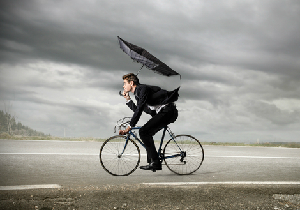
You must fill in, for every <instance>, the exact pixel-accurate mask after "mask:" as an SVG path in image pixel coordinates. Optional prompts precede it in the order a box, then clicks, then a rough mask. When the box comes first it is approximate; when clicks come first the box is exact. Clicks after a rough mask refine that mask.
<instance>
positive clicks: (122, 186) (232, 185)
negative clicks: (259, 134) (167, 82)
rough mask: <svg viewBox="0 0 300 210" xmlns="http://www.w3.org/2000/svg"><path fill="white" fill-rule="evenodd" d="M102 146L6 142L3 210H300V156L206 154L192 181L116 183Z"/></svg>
mask: <svg viewBox="0 0 300 210" xmlns="http://www.w3.org/2000/svg"><path fill="white" fill-rule="evenodd" d="M101 145H102V143H100V142H70V141H24V140H22V141H15V140H0V177H1V179H0V197H1V200H0V209H1V210H2V209H5V210H7V209H14V210H15V209H22V210H23V209H34V210H39V209H40V210H50V209H51V210H55V209H60V210H61V209H75V210H77V209H84V210H88V209H93V210H94V209H197V210H198V209H230V210H232V209H237V210H240V209H300V149H291V148H267V147H223V146H204V150H205V160H204V163H203V165H202V166H201V167H200V169H199V170H198V171H197V172H196V173H194V174H193V175H187V176H179V175H176V174H173V173H172V172H171V171H169V170H168V169H167V167H166V166H163V170H162V171H158V172H155V173H153V172H151V171H150V172H149V171H143V170H139V169H138V170H136V171H135V172H134V173H133V174H131V175H130V176H127V177H114V176H111V175H109V174H108V173H106V172H105V171H104V169H102V167H101V165H100V163H99V155H98V153H99V149H100V147H101ZM142 152H143V154H145V151H144V150H142ZM142 158H143V160H142V161H141V164H145V159H144V158H145V156H142ZM50 184H51V185H50ZM170 184H173V185H170ZM37 185H38V187H39V189H27V190H19V189H24V187H25V188H26V187H29V188H30V187H32V186H35V187H36V186H37ZM41 186H46V187H49V186H54V187H57V186H58V187H59V188H54V189H53V188H52V189H40V187H41Z"/></svg>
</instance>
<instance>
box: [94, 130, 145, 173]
mask: <svg viewBox="0 0 300 210" xmlns="http://www.w3.org/2000/svg"><path fill="white" fill-rule="evenodd" d="M99 156H100V163H101V165H102V167H103V168H104V170H105V171H107V172H108V173H110V174H111V175H114V176H128V175H129V174H131V173H132V172H134V171H135V170H136V168H137V167H138V165H139V163H140V149H139V147H138V146H137V145H136V143H135V142H134V141H132V140H131V139H127V137H126V136H120V135H118V136H113V137H111V138H109V139H107V140H106V141H105V142H104V143H103V145H102V147H101V148H100V155H99Z"/></svg>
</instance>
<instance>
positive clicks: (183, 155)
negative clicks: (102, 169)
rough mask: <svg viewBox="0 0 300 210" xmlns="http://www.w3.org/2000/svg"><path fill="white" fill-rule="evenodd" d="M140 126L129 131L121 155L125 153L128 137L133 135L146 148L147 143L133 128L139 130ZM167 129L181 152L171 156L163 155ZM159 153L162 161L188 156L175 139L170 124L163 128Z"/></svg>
mask: <svg viewBox="0 0 300 210" xmlns="http://www.w3.org/2000/svg"><path fill="white" fill-rule="evenodd" d="M140 128H141V127H134V128H131V130H130V131H129V132H128V134H127V138H126V144H125V145H124V149H123V151H122V153H121V154H120V155H122V154H123V153H124V151H125V149H126V147H127V142H128V139H130V136H133V137H134V138H135V140H137V141H138V142H139V143H140V144H141V145H142V146H143V147H144V148H146V147H145V145H144V143H143V142H142V141H141V140H140V139H139V138H138V137H137V136H136V134H135V133H134V132H133V131H132V130H138V129H140ZM166 131H168V133H169V135H170V137H171V138H172V140H173V141H174V142H175V144H176V145H177V147H178V148H179V150H180V154H175V155H170V156H163V155H162V152H161V148H162V145H163V141H164V138H165V134H166ZM157 153H158V157H159V158H160V161H163V160H164V159H167V158H174V157H178V156H181V157H182V159H183V158H184V157H185V156H186V154H185V152H183V151H182V150H181V148H180V147H179V146H178V144H177V142H176V140H175V135H174V133H173V132H172V131H171V129H170V128H169V127H168V126H167V127H164V128H163V134H162V137H161V140H160V145H159V148H158V151H157Z"/></svg>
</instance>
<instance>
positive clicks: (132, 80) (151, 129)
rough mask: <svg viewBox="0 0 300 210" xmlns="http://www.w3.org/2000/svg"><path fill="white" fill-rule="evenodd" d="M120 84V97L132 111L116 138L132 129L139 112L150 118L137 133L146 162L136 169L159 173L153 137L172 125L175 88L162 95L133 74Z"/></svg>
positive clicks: (138, 117) (175, 116)
mask: <svg viewBox="0 0 300 210" xmlns="http://www.w3.org/2000/svg"><path fill="white" fill-rule="evenodd" d="M123 81H124V85H123V88H124V92H123V95H124V98H125V99H126V101H127V102H126V104H127V106H128V107H129V108H130V109H131V110H133V112H134V114H133V116H132V118H131V121H130V126H129V127H128V128H127V129H126V130H120V132H119V134H120V135H125V134H127V133H128V132H129V131H130V129H131V128H132V127H134V126H136V123H137V122H138V121H139V119H140V116H141V114H142V112H143V111H144V112H146V113H147V114H150V115H151V116H152V118H151V119H150V120H149V121H148V122H147V123H146V124H145V125H144V126H143V127H141V129H140V130H139V134H140V137H141V139H142V141H143V142H144V145H145V147H146V151H147V162H148V165H146V166H141V167H140V168H141V169H144V170H152V171H153V172H155V171H156V170H161V169H162V168H161V162H160V161H159V157H158V153H157V151H156V148H155V145H154V141H153V136H154V135H155V134H156V133H157V132H158V131H159V130H161V129H162V128H164V127H166V126H167V125H168V124H170V123H173V122H175V121H176V119H177V117H178V111H177V109H176V106H175V104H174V103H173V102H175V101H176V100H177V99H178V96H179V95H178V91H179V88H177V89H175V90H173V91H166V90H163V89H161V88H160V87H157V86H150V85H144V84H140V83H139V79H138V78H137V76H136V75H135V74H133V73H129V74H127V75H124V76H123ZM129 92H131V93H133V94H134V95H135V99H136V100H137V104H136V105H135V103H134V102H133V101H132V100H131V98H130V96H129Z"/></svg>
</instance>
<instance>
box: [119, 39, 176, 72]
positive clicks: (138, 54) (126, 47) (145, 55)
mask: <svg viewBox="0 0 300 210" xmlns="http://www.w3.org/2000/svg"><path fill="white" fill-rule="evenodd" d="M118 40H119V44H120V48H121V49H122V50H123V51H124V52H125V53H126V54H127V55H129V56H130V57H131V59H133V60H134V61H136V62H138V63H141V64H143V66H146V67H147V68H149V69H151V70H152V71H154V72H157V73H159V74H162V75H165V76H168V77H169V76H172V75H180V74H179V73H177V72H176V71H174V70H173V69H171V68H170V67H169V66H167V65H166V64H165V63H163V62H161V61H160V60H159V59H157V58H156V57H155V56H153V55H152V54H150V53H149V52H148V51H147V50H145V49H144V48H141V47H139V46H136V45H134V44H131V43H129V42H127V41H125V40H124V39H122V38H120V37H119V36H118Z"/></svg>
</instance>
